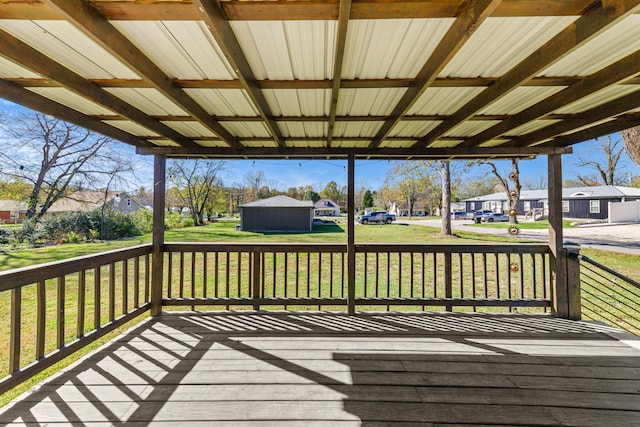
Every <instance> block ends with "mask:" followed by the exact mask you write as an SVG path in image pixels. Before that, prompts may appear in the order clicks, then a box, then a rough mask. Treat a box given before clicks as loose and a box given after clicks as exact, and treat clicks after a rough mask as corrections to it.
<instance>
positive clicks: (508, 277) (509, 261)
mask: <svg viewBox="0 0 640 427" xmlns="http://www.w3.org/2000/svg"><path fill="white" fill-rule="evenodd" d="M505 257H506V259H507V263H506V266H507V298H508V299H509V300H510V299H511V297H512V293H511V254H505ZM512 311H513V307H512V306H511V303H509V313H511V312H512Z"/></svg>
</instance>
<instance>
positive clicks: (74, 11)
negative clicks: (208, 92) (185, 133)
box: [42, 0, 238, 147]
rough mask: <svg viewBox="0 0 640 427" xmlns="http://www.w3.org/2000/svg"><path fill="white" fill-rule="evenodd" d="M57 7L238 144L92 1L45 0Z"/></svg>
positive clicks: (213, 130) (207, 126) (220, 134)
mask: <svg viewBox="0 0 640 427" xmlns="http://www.w3.org/2000/svg"><path fill="white" fill-rule="evenodd" d="M42 1H44V2H45V3H46V4H47V5H49V6H50V7H52V8H54V9H56V10H57V11H58V12H59V13H60V14H61V15H62V16H64V17H65V18H66V19H67V20H69V21H70V22H72V23H73V24H74V25H75V27H76V28H78V29H79V30H80V31H82V32H83V33H84V34H85V35H87V36H88V37H89V38H90V39H91V40H93V41H94V42H95V43H97V44H98V45H100V46H101V47H102V48H104V49H105V50H106V51H107V52H109V53H110V54H112V55H113V56H114V57H116V58H118V60H120V61H122V62H123V63H124V64H126V65H127V66H128V67H129V68H131V69H132V70H133V71H134V72H135V73H136V74H138V75H140V76H141V77H142V78H143V79H145V80H147V81H148V82H149V83H151V84H152V85H153V87H154V89H156V90H158V91H160V92H161V93H162V94H163V95H165V96H167V97H168V98H169V99H171V100H172V101H173V102H175V103H176V104H177V105H179V106H180V107H182V108H184V109H185V110H186V111H187V112H188V113H189V114H191V115H193V117H195V118H196V119H197V120H198V121H199V122H200V123H201V124H202V125H203V126H205V127H206V128H208V129H209V130H210V131H212V132H213V133H215V134H216V135H218V136H220V138H222V139H223V140H224V141H225V142H226V143H227V144H229V145H230V146H235V147H237V146H238V142H237V140H236V139H235V137H234V136H233V135H231V133H229V132H228V131H227V130H226V129H225V128H224V127H223V126H222V125H220V124H219V123H217V122H215V121H214V120H212V119H211V117H210V116H209V114H208V113H207V112H206V111H205V109H204V108H202V107H201V106H200V104H198V103H197V102H196V101H195V100H194V99H193V98H191V97H190V96H189V95H187V93H186V92H185V91H184V90H182V89H181V88H180V87H179V86H177V85H175V84H174V83H173V82H172V81H171V78H170V77H168V76H167V75H166V74H164V73H163V72H162V70H160V68H158V66H157V65H155V64H154V63H153V62H152V61H151V60H150V59H149V58H147V57H146V56H145V55H144V54H143V53H142V52H141V51H140V50H139V49H138V48H137V47H136V46H135V45H134V44H133V43H131V42H130V41H129V40H128V39H127V38H126V37H125V36H124V35H123V34H122V33H120V32H119V31H118V30H117V29H116V28H115V27H114V26H113V25H111V23H110V22H109V21H108V20H107V19H106V18H105V17H104V16H102V15H101V14H100V13H99V12H98V11H97V10H96V9H94V8H93V7H92V6H91V5H90V3H88V2H85V1H83V0H42Z"/></svg>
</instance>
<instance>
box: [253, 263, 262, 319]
mask: <svg viewBox="0 0 640 427" xmlns="http://www.w3.org/2000/svg"><path fill="white" fill-rule="evenodd" d="M261 264H262V253H261V252H254V253H253V282H252V284H253V309H254V310H256V311H258V310H260V304H259V303H258V302H257V300H258V298H260V297H261V296H262V295H261V293H260V290H261V286H262V285H261V282H262V280H261V279H262V277H261V275H260V271H261V269H262V267H261Z"/></svg>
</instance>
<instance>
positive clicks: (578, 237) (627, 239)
mask: <svg viewBox="0 0 640 427" xmlns="http://www.w3.org/2000/svg"><path fill="white" fill-rule="evenodd" d="M397 224H415V225H428V226H431V227H440V226H441V221H440V220H435V219H427V220H412V221H402V220H399V221H397ZM451 227H452V228H453V229H454V230H466V231H473V232H476V233H484V234H494V235H504V236H505V237H507V236H508V234H507V230H506V229H504V228H491V227H474V226H473V223H472V222H471V221H451ZM518 237H520V238H523V239H531V240H539V241H542V242H548V241H549V231H548V230H547V229H541V230H522V231H521V232H520V234H518ZM564 241H565V243H566V244H577V245H580V246H584V247H588V248H594V249H601V250H607V251H614V252H623V253H628V254H633V255H640V224H597V225H589V226H583V227H575V228H565V229H564Z"/></svg>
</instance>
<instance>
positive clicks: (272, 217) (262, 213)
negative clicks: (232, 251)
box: [240, 196, 313, 232]
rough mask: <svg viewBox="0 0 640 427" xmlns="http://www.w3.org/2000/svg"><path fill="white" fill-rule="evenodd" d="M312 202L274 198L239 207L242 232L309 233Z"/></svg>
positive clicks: (281, 197)
mask: <svg viewBox="0 0 640 427" xmlns="http://www.w3.org/2000/svg"><path fill="white" fill-rule="evenodd" d="M312 227H313V202H311V201H310V200H308V201H300V200H296V199H293V198H291V197H288V196H275V197H269V198H268V199H261V200H257V201H255V202H252V203H247V204H245V205H242V206H240V229H241V230H242V231H297V232H300V231H311V229H312Z"/></svg>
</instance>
